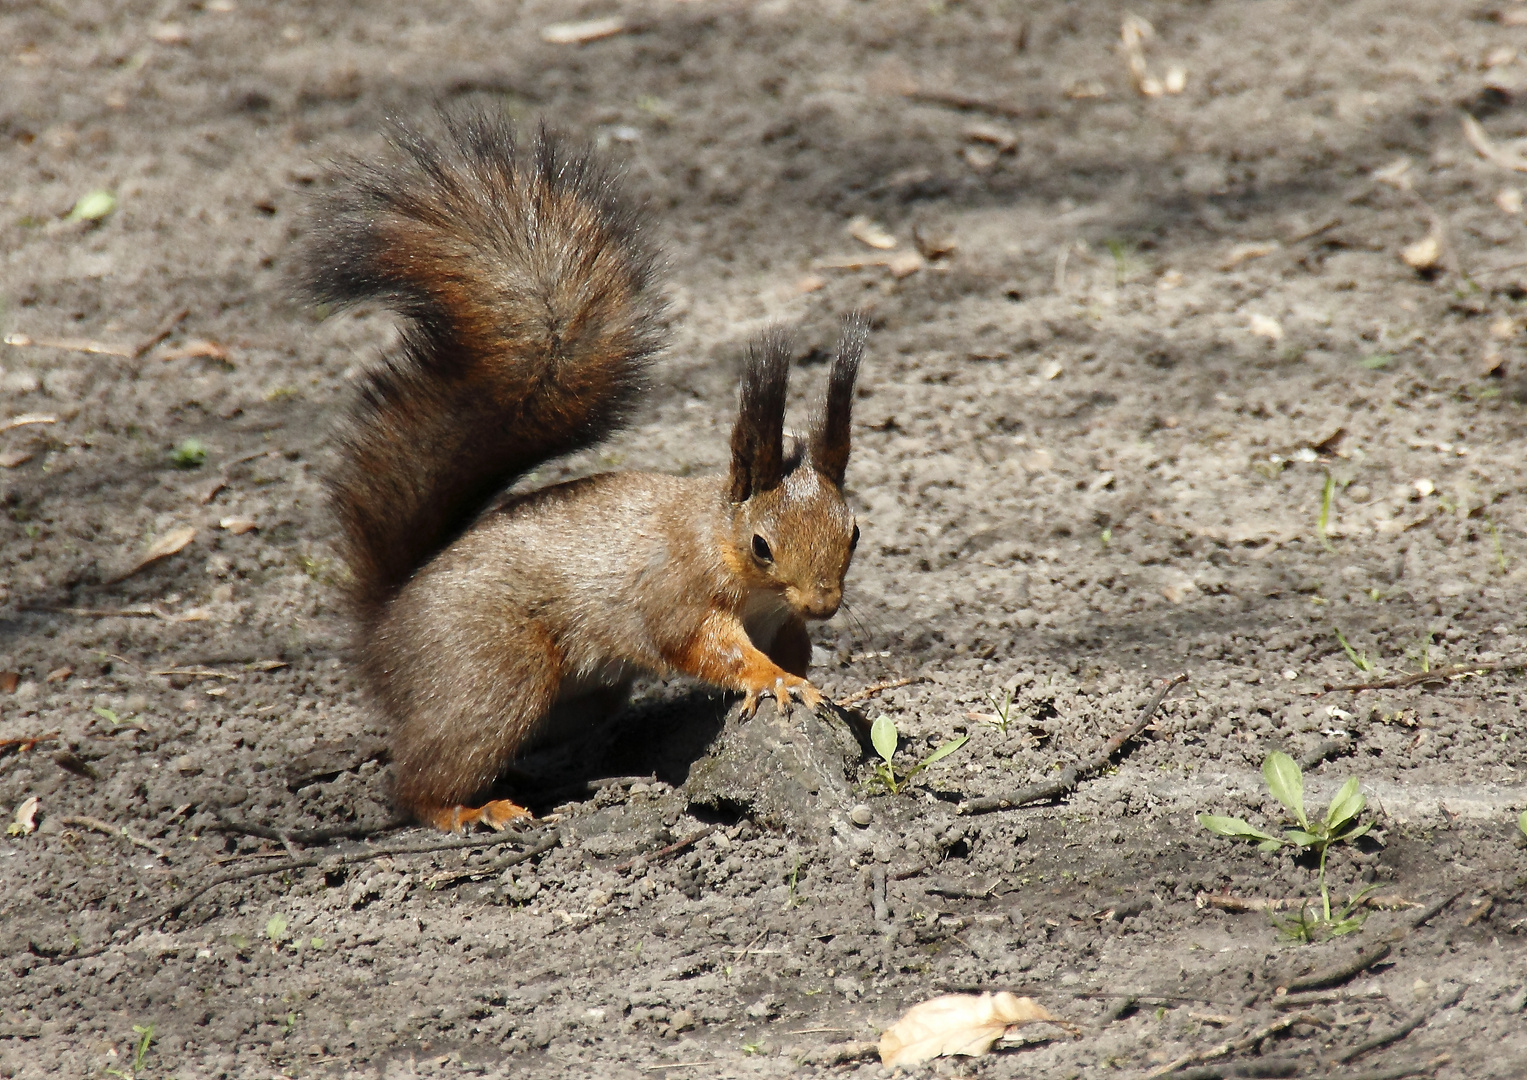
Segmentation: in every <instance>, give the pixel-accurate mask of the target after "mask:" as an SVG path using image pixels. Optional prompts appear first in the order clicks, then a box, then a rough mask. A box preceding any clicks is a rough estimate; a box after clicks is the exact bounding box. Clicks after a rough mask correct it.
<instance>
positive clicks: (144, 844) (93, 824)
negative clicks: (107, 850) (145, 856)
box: [59, 816, 170, 862]
mask: <svg viewBox="0 0 1527 1080" xmlns="http://www.w3.org/2000/svg"><path fill="white" fill-rule="evenodd" d="M59 824H61V825H77V826H79V827H80V828H82V829H90V830H91V831H93V832H98V833H105V834H106V835H107V836H120V837H121V838H122V839H124V840H126V841H127V842H128V843H129V844H132V845H134V846H135V847H141V848H142V849H143V850H145V851H151V852H153V854H154V855H155V857H157V858H160V859H163V860H164V861H165V862H169V861H170V856H169V855H168V854H167V853H166V852H165V850H164V848H162V847H160V846H159V845H157V844H151V843H149V842H148V841H147V840H145V839H143V837H141V836H134V835H133V834H132V833H130V832H128V831H127V830H126V829H124V828H121V827H120V826H117V825H113V824H111V823H110V822H109V821H102V820H101V819H100V818H93V817H84V816H76V817H66V818H62V819H60V821H59Z"/></svg>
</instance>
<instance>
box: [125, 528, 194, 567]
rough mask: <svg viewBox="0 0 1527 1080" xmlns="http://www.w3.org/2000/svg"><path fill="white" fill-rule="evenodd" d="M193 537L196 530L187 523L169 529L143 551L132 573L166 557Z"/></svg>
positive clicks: (178, 549)
mask: <svg viewBox="0 0 1527 1080" xmlns="http://www.w3.org/2000/svg"><path fill="white" fill-rule="evenodd" d="M195 539H196V530H195V529H193V528H192V527H191V526H189V525H182V526H181V527H180V528H178V529H171V530H170V531H169V532H167V533H165V534H164V535H163V536H161V537H160V538H159V539H158V540H155V541H154V542H153V543H152V544H150V545H149V549H148V550H147V551H145V552H144V553H143V557H142V558H141V559H139V560H138V562H137V565H135V566H134V567H133V568H132V573H134V574H136V573H137V572H138V571H139V570H142V569H143V568H144V567H145V566H147V565H148V564H149V563H154V562H158V561H159V560H160V559H164V558H168V557H169V556H171V555H173V554H175V553H176V552H177V551H180V550H181V549H183V548H184V547H185V546H186V545H187V544H189V543H190V542H191V541H192V540H195Z"/></svg>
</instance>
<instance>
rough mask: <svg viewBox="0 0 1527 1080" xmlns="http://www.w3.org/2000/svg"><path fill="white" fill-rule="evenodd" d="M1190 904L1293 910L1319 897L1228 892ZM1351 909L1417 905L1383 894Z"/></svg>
mask: <svg viewBox="0 0 1527 1080" xmlns="http://www.w3.org/2000/svg"><path fill="white" fill-rule="evenodd" d="M1193 902H1194V903H1195V904H1196V905H1197V906H1198V907H1199V908H1200V909H1203V908H1206V907H1210V908H1217V909H1218V910H1220V911H1234V912H1247V911H1295V910H1297V909H1299V908H1302V907H1309V906H1311V905H1314V904H1318V903H1320V897H1318V896H1316V897H1307V896H1231V895H1229V894H1228V893H1206V892H1200V893H1199V894H1198V895H1197V896H1195V897H1194V898H1193ZM1352 906H1353V907H1367V908H1377V909H1378V910H1380V911H1398V910H1400V909H1402V908H1418V907H1420V906H1421V904H1420V903H1419V902H1418V901H1415V900H1407V899H1406V898H1405V897H1403V896H1395V895H1393V894H1392V893H1385V894H1384V895H1382V896H1376V895H1369V896H1363V897H1358V898H1357V899H1355V900H1353V901H1352Z"/></svg>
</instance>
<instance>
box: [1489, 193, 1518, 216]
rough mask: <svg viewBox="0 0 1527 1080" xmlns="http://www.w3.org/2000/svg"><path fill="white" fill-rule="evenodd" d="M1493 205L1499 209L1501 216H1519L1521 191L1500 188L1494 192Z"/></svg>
mask: <svg viewBox="0 0 1527 1080" xmlns="http://www.w3.org/2000/svg"><path fill="white" fill-rule="evenodd" d="M1495 205H1496V206H1498V207H1500V209H1501V213H1503V214H1520V213H1521V212H1522V189H1521V188H1513V187H1508V188H1501V189H1500V191H1498V192H1496V195H1495Z"/></svg>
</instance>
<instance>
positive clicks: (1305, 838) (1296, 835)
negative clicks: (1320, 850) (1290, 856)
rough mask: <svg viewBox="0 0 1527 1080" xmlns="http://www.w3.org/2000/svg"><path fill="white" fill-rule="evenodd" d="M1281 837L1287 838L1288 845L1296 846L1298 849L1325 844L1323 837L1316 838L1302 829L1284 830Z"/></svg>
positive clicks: (1313, 834)
mask: <svg viewBox="0 0 1527 1080" xmlns="http://www.w3.org/2000/svg"><path fill="white" fill-rule="evenodd" d="M1283 835H1284V836H1286V837H1287V838H1288V842H1289V843H1291V844H1297V845H1298V846H1299V847H1314V846H1315V845H1317V844H1322V843H1325V841H1326V838H1325V837H1324V836H1318V835H1316V834H1315V833H1312V832H1305V831H1304V830H1303V829H1284V830H1283Z"/></svg>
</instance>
